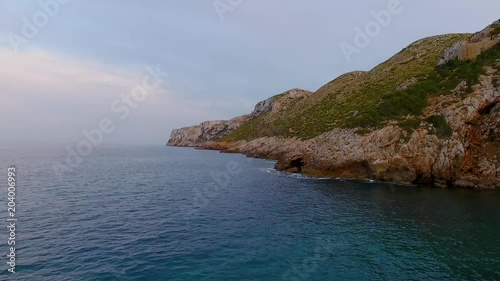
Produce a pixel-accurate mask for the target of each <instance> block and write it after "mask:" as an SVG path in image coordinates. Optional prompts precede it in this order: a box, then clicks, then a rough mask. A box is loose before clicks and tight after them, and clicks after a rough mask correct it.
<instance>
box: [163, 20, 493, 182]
mask: <svg viewBox="0 0 500 281" xmlns="http://www.w3.org/2000/svg"><path fill="white" fill-rule="evenodd" d="M499 70H500V21H496V22H494V23H493V24H492V25H490V26H488V27H486V28H485V29H484V30H482V31H480V32H478V33H475V34H448V35H440V36H432V37H428V38H424V39H420V40H418V41H416V42H414V43H412V44H410V45H409V46H408V47H406V48H404V49H403V50H402V51H400V52H399V53H398V54H396V55H394V56H393V57H391V58H390V59H388V60H387V61H385V62H383V63H381V64H379V65H378V66H376V67H374V68H373V69H372V70H370V71H353V72H350V73H346V74H343V75H341V76H339V77H337V78H336V79H334V80H332V81H330V82H329V83H327V84H325V85H324V86H322V87H321V88H320V89H318V90H317V91H316V92H314V93H312V92H309V91H305V90H300V89H292V90H289V91H287V92H284V93H282V94H280V95H276V96H274V97H271V98H269V99H266V100H264V101H262V102H259V103H258V104H257V105H256V107H255V110H254V111H253V112H252V113H250V114H248V115H244V116H241V117H237V118H235V119H232V120H229V121H208V122H204V123H202V124H200V125H197V126H193V127H189V128H183V129H178V130H174V131H173V132H172V135H171V137H170V140H169V142H168V145H170V146H191V147H202V148H207V149H217V150H223V151H226V152H234V153H243V154H246V155H248V156H252V157H261V158H267V159H275V160H278V163H277V165H276V168H277V169H279V170H283V171H287V172H292V173H305V174H309V175H315V176H328V177H345V178H358V179H376V180H382V181H391V182H396V183H405V184H406V183H417V184H418V183H423V184H432V185H437V186H443V187H452V186H453V187H467V188H498V187H500V181H499V176H500V168H499V162H500V156H499V155H500V105H499V104H500V103H499V101H500V100H499V99H500V94H499V87H500V82H499V81H500V73H499Z"/></svg>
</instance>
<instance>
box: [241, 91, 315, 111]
mask: <svg viewBox="0 0 500 281" xmlns="http://www.w3.org/2000/svg"><path fill="white" fill-rule="evenodd" d="M311 94H312V93H311V92H309V91H306V90H301V89H292V90H290V91H288V92H285V93H283V94H281V95H279V96H275V97H271V98H268V99H266V100H263V101H261V102H259V103H258V104H257V105H256V106H255V109H254V111H253V112H252V113H251V114H250V116H251V117H252V118H255V117H257V116H259V115H261V114H264V113H266V112H276V111H279V110H280V109H282V107H285V106H287V104H288V103H290V102H292V103H293V102H296V101H297V100H300V99H303V98H305V97H308V96H310V95H311Z"/></svg>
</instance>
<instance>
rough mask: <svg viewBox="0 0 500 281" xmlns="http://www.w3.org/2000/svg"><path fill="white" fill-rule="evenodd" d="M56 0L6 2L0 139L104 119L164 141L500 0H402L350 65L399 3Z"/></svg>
mask: <svg viewBox="0 0 500 281" xmlns="http://www.w3.org/2000/svg"><path fill="white" fill-rule="evenodd" d="M57 1H59V2H56V0H36V1H35V0H34V1H29V0H26V1H21V0H19V1H13V0H12V1H11V0H0V15H1V16H0V129H1V130H2V133H1V134H0V136H1V137H0V142H59V143H73V142H78V141H79V140H80V139H82V130H92V129H95V128H98V127H99V122H100V120H102V119H103V118H109V119H111V120H113V122H114V124H115V127H116V129H115V131H114V132H113V133H112V134H109V135H106V138H105V141H106V142H107V143H125V144H127V143H137V144H164V143H165V142H166V141H167V139H168V136H169V134H170V130H171V129H172V128H176V127H182V126H187V125H192V124H197V123H199V122H201V121H204V120H208V119H228V118H231V117H234V116H237V115H241V114H245V113H248V112H250V111H251V110H252V109H253V106H254V104H255V103H256V102H258V101H260V100H262V99H265V98H267V97H269V96H272V95H275V94H279V93H281V92H283V91H285V90H288V89H290V88H304V89H308V90H313V91H314V90H317V89H318V88H319V87H320V86H322V85H323V84H325V83H327V82H328V81H330V80H332V79H334V78H335V77H337V76H338V75H340V74H343V73H345V72H349V71H352V70H369V69H371V68H372V67H374V66H375V65H377V64H378V63H380V62H382V61H383V60H385V59H387V58H389V57H390V56H391V55H393V54H395V53H396V52H398V51H400V50H401V49H402V48H404V47H405V46H407V45H408V44H410V43H411V42H413V41H415V40H417V39H420V38H423V37H427V36H431V35H437V34H445V33H459V32H475V31H478V30H481V29H482V28H484V27H485V26H486V25H488V24H490V23H491V22H493V21H494V20H497V19H498V18H499V17H500V14H499V13H498V11H500V1H498V0H480V1H470V0H467V1H466V0H453V1H451V0H449V1H445V0H442V1H436V0H419V1H411V0H401V2H400V6H398V9H397V11H398V12H397V13H393V14H392V15H391V19H390V20H389V21H388V22H387V24H384V25H385V26H383V27H381V28H380V30H376V29H373V30H372V31H373V32H374V33H376V35H375V36H374V37H373V38H372V39H370V42H369V43H368V44H366V46H363V48H360V49H359V52H357V53H355V54H353V55H352V56H351V57H350V61H349V60H347V59H346V57H345V56H344V54H343V52H342V50H341V48H340V46H341V44H342V43H345V44H351V45H353V46H354V37H355V35H356V32H355V28H356V27H359V28H361V29H364V28H365V27H366V26H367V25H370V22H371V21H372V20H373V19H374V16H373V14H372V11H375V12H379V11H381V10H387V9H388V5H395V4H394V3H391V1H397V0H358V1H331V0H314V1H300V0H271V1H269V0H252V1H250V0H216V1H214V0H190V1H185V0H182V1H181V0H178V1H163V0H141V1H139V0H134V1H133V0H102V1H88V0H57ZM41 3H42V4H41ZM43 3H46V4H43ZM344 46H345V45H344ZM147 67H149V68H152V69H157V68H158V67H159V69H160V72H161V73H163V72H165V73H168V76H162V81H163V82H162V84H161V86H160V87H157V88H155V89H152V90H149V91H148V94H147V97H146V98H145V99H144V100H143V101H140V102H137V103H135V104H134V107H133V108H132V107H130V108H129V109H130V114H128V115H127V117H126V118H119V117H123V116H120V114H118V113H117V112H116V110H113V109H112V105H113V104H114V103H115V104H114V105H115V106H116V105H117V104H116V103H123V101H122V100H121V99H122V97H123V96H125V97H128V96H130V93H131V91H132V90H133V89H134V88H135V87H137V86H140V85H141V84H142V81H143V79H144V77H145V76H147V75H149V74H148V72H147V71H146V68H147ZM127 106H128V104H127ZM115 109H116V108H115Z"/></svg>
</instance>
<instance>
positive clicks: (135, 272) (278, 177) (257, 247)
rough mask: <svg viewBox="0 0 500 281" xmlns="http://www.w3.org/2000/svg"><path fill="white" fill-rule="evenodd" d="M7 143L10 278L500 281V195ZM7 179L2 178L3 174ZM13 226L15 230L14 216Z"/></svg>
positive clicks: (0, 154)
mask: <svg viewBox="0 0 500 281" xmlns="http://www.w3.org/2000/svg"><path fill="white" fill-rule="evenodd" d="M65 155H66V153H65V150H64V146H53V147H43V148H41V147H40V148H36V147H9V148H5V147H4V148H2V149H0V159H1V162H0V164H1V169H2V171H3V172H2V173H1V175H3V176H0V187H1V192H0V196H1V198H2V199H1V201H0V202H2V203H1V206H0V219H1V220H2V221H4V219H3V218H5V219H6V217H7V215H6V213H7V210H6V204H7V200H6V197H7V195H6V193H7V192H6V186H7V184H6V181H7V179H6V178H7V175H6V171H7V166H8V165H10V164H15V165H16V166H17V170H18V175H17V179H18V194H17V198H16V200H17V215H18V218H19V221H18V228H17V239H18V240H17V242H18V243H17V266H16V271H17V273H16V275H15V276H12V275H10V274H8V273H7V272H6V270H7V265H6V261H7V258H6V257H5V256H6V255H7V254H8V252H7V246H6V244H7V243H6V241H7V235H8V233H7V230H6V228H5V227H3V228H4V230H2V231H1V233H0V235H1V237H0V238H1V239H0V243H2V244H1V245H0V249H1V251H2V252H1V255H0V256H3V257H4V258H0V259H4V261H1V260H0V264H2V268H1V270H2V273H1V274H0V279H2V280H11V279H12V280H35V281H38V280H214V281H219V280H500V193H499V192H495V191H471V190H441V189H432V188H422V187H400V186H394V185H390V184H380V183H363V182H352V181H341V180H321V179H308V178H304V177H300V176H286V175H283V174H280V173H277V172H275V171H273V170H272V169H271V168H272V167H273V165H274V163H273V162H270V161H265V160H251V159H248V158H245V157H244V156H241V155H228V154H219V153H217V152H214V151H197V150H192V149H182V148H166V147H161V146H158V147H155V146H143V147H138V146H102V147H100V148H98V149H96V150H95V151H94V152H93V153H92V154H91V155H90V156H88V157H87V158H85V159H84V161H83V163H82V164H81V165H80V166H78V167H76V168H74V169H72V170H71V171H69V172H67V173H65V174H64V177H63V179H59V178H57V177H56V175H55V174H54V171H53V168H52V165H53V163H54V161H60V162H62V161H63V160H64V157H65ZM2 177H3V178H2ZM4 224H6V223H5V222H4Z"/></svg>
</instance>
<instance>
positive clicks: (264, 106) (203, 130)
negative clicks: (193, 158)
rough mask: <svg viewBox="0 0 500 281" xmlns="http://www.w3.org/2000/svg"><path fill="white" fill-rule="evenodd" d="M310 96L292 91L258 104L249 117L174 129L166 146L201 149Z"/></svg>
mask: <svg viewBox="0 0 500 281" xmlns="http://www.w3.org/2000/svg"><path fill="white" fill-rule="evenodd" d="M310 95H312V92H309V91H306V90H301V89H292V90H289V91H287V92H285V93H283V94H280V95H277V96H274V97H271V98H269V99H266V100H264V101H261V102H259V103H258V104H257V105H256V106H255V109H254V111H253V112H252V113H251V114H250V115H244V116H240V117H236V118H234V119H231V120H229V121H206V122H203V123H201V124H200V125H196V126H191V127H186V128H181V129H175V130H173V131H172V133H171V135H170V139H169V141H168V143H167V145H168V146H184V147H201V146H203V145H204V144H206V143H207V142H211V141H215V140H218V139H221V138H223V137H225V136H227V135H228V134H230V133H232V132H234V131H235V130H236V129H238V128H240V127H241V126H242V125H243V124H244V123H245V122H247V121H248V120H250V119H252V118H256V117H258V116H260V115H262V114H264V113H268V112H270V113H272V112H277V111H280V110H283V109H285V108H287V107H288V106H290V105H291V104H293V103H295V102H297V101H299V100H302V99H304V98H306V97H308V96H310Z"/></svg>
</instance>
